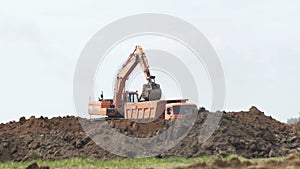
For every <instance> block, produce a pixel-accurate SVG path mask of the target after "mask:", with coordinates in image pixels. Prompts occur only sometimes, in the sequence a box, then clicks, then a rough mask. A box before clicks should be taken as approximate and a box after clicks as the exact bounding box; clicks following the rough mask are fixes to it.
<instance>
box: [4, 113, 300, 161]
mask: <svg viewBox="0 0 300 169" xmlns="http://www.w3.org/2000/svg"><path fill="white" fill-rule="evenodd" d="M221 113H222V118H221V121H220V122H219V123H218V128H217V130H215V131H214V133H213V134H212V136H211V137H210V138H209V139H208V140H207V141H206V142H204V143H199V140H198V138H199V131H200V130H201V129H202V128H203V124H204V122H205V119H206V117H207V115H208V114H209V112H207V111H201V112H199V115H198V116H197V119H196V121H195V123H194V125H193V126H192V129H191V131H189V132H188V135H187V136H186V137H185V138H184V139H183V140H181V141H180V142H179V143H178V144H177V146H175V147H173V148H172V149H170V150H168V151H166V152H164V153H161V154H160V155H158V156H157V157H158V158H167V157H188V158H190V157H199V156H203V155H208V156H210V155H215V156H219V157H225V156H227V155H230V154H237V155H240V156H242V157H245V158H268V157H279V156H286V155H288V154H291V153H296V152H298V151H300V124H298V125H294V126H288V125H286V124H283V123H280V122H278V121H276V120H275V119H273V118H272V117H269V116H265V115H264V113H263V112H261V111H259V110H258V109H256V108H255V107H252V108H251V109H249V111H245V112H221ZM79 120H80V121H81V124H82V125H83V126H93V125H95V126H97V125H99V124H101V123H106V122H105V121H90V120H89V119H81V118H78V117H73V116H68V117H56V118H52V119H48V118H44V117H41V118H35V117H32V118H30V119H25V118H20V120H19V121H18V122H14V123H7V124H0V141H1V142H0V162H3V161H28V160H32V159H42V160H55V159H64V158H74V157H91V158H96V159H113V158H115V157H117V155H114V154H112V153H110V152H108V151H105V150H103V149H102V148H100V147H99V146H98V145H96V144H95V143H94V142H93V141H92V140H91V138H89V137H88V136H87V135H86V133H85V132H84V131H83V129H82V126H81V124H80V123H79ZM107 123H108V124H109V125H110V126H111V127H112V128H114V129H115V130H116V131H117V132H119V133H122V134H124V135H127V136H130V137H143V138H147V137H148V138H151V137H153V136H156V135H158V134H160V133H162V132H163V131H165V130H166V129H167V128H168V127H169V125H171V124H166V123H164V120H163V119H157V120H155V121H153V122H150V123H137V122H132V121H129V120H109V121H107ZM117 141H118V140H115V142H117Z"/></svg>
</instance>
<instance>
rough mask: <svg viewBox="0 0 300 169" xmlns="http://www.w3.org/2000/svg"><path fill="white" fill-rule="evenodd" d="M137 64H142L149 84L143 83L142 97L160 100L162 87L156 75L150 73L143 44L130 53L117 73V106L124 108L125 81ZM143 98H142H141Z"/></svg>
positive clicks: (115, 92)
mask: <svg viewBox="0 0 300 169" xmlns="http://www.w3.org/2000/svg"><path fill="white" fill-rule="evenodd" d="M137 64H140V65H141V68H142V70H143V72H144V75H145V78H146V79H147V81H148V84H144V85H143V91H142V94H141V97H143V98H144V99H145V100H146V101H149V100H159V99H160V98H161V89H160V85H159V84H157V83H155V76H152V75H151V74H150V70H149V65H148V61H147V58H146V55H145V53H144V51H143V48H142V47H141V46H136V47H135V50H134V51H133V52H132V53H131V54H130V56H129V58H128V59H127V61H126V62H125V64H123V66H122V68H121V69H120V71H119V73H118V75H117V81H116V84H115V89H114V99H113V102H114V105H115V108H117V109H119V110H122V109H123V106H124V102H123V101H121V99H122V94H123V93H124V88H125V82H126V80H127V79H128V76H129V75H130V74H131V73H132V71H133V70H134V68H135V67H136V66H137ZM140 99H141V98H140Z"/></svg>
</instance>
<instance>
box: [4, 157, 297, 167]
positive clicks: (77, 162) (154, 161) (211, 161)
mask: <svg viewBox="0 0 300 169" xmlns="http://www.w3.org/2000/svg"><path fill="white" fill-rule="evenodd" d="M236 159H238V161H240V162H242V163H239V164H240V165H241V166H234V168H235V167H237V168H243V167H242V164H244V162H248V165H255V166H258V167H259V166H260V164H268V166H265V165H261V166H265V168H268V167H270V168H273V169H274V167H275V168H276V166H279V164H280V163H282V162H283V161H284V158H272V159H253V160H246V159H244V158H242V157H238V156H236V155H231V156H229V157H226V158H222V159H220V158H216V157H206V156H203V157H199V158H188V159H186V158H168V159H158V158H153V157H151V158H136V159H131V158H116V159H112V160H97V159H91V158H74V159H62V160H55V161H42V160H35V161H28V162H5V163H0V168H1V169H25V168H26V167H27V166H29V165H30V164H31V163H32V162H37V163H38V165H39V166H49V167H50V168H51V169H52V168H56V169H58V168H61V169H93V168H107V169H123V168H151V169H152V168H153V169H156V168H186V167H187V166H189V167H187V168H192V169H194V168H219V167H220V168H221V167H222V168H226V167H227V168H233V166H229V164H230V165H231V164H232V163H233V162H232V161H233V160H236ZM269 161H272V162H269ZM224 162H225V163H224ZM199 164H201V165H203V164H204V166H202V167H199ZM224 164H227V166H226V165H225V166H224ZM193 165H194V167H193ZM191 166H192V167H191ZM248 167H249V166H248ZM299 167H300V164H299ZM293 168H295V167H293ZM296 168H297V166H296Z"/></svg>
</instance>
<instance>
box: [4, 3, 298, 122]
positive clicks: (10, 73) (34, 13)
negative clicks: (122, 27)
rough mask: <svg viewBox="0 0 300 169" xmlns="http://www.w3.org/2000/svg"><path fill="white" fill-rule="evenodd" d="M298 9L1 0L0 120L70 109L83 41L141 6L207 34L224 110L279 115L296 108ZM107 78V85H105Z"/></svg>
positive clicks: (285, 6) (292, 112) (294, 113)
mask: <svg viewBox="0 0 300 169" xmlns="http://www.w3.org/2000/svg"><path fill="white" fill-rule="evenodd" d="M299 9H300V1H297V0H285V1H283V0H281V1H275V0H273V1H271V0H269V1H264V0H253V1H233V0H226V1H209V0H207V1H199V0H191V1H175V0H165V1H153V0H152V1H148V2H144V1H129V0H128V1H118V2H117V1H96V0H93V1H92V0H86V1H58V0H52V1H38V0H27V1H14V0H11V1H4V0H2V1H0V78H1V83H0V93H1V95H0V101H1V102H0V103H1V104H0V105H1V106H0V114H1V118H0V122H8V121H10V120H18V119H19V118H20V117H21V116H26V117H27V118H28V117H30V116H31V115H35V116H37V117H39V116H41V115H42V116H48V117H53V116H64V115H76V112H75V109H74V106H73V93H72V91H73V75H74V70H75V65H76V63H77V59H78V58H79V55H80V52H81V51H82V49H83V47H84V45H85V44H86V43H87V42H88V40H89V39H90V38H91V37H92V36H93V35H94V34H95V33H96V32H97V31H99V30H100V29H101V28H103V27H104V26H106V25H108V24H110V23H111V22H113V21H116V20H118V19H121V18H122V17H125V16H130V15H133V14H140V13H162V14H169V15H173V16H176V17H178V18H181V19H183V20H185V21H187V22H189V23H191V24H192V25H194V26H195V27H197V28H198V29H199V30H200V31H201V32H202V33H203V34H204V35H205V36H206V37H207V38H208V40H209V41H210V43H211V44H212V46H213V47H214V48H215V50H216V52H217V54H218V57H219V59H220V61H221V64H222V66H223V70H224V74H225V80H226V102H225V105H224V109H225V110H230V111H231V110H233V111H238V110H248V109H249V108H250V106H251V105H255V106H257V107H258V108H259V109H260V110H262V111H264V112H265V113H266V114H267V115H271V116H272V117H274V118H276V119H278V120H280V121H283V122H285V121H286V120H287V118H290V117H298V115H299V114H298V112H300V104H299V98H300V90H299V86H300V78H299V75H300V67H299V63H300V57H299V56H300V48H299V44H300V31H299V30H300V22H299V16H300V10H299ZM147 40H149V41H151V40H153V39H151V38H149V37H147V38H144V39H143V40H141V37H140V41H139V42H144V44H141V45H143V47H144V48H146V49H147V48H150V45H148V46H147V44H151V43H150V42H148V43H147ZM125 43H126V42H125ZM132 44H134V39H131V40H130V41H128V42H127V44H125V46H132V47H131V48H129V49H127V48H126V49H125V48H124V45H123V48H122V49H123V50H122V51H120V50H119V51H118V52H119V53H122V52H124V53H125V54H126V55H124V58H123V60H125V59H126V57H127V56H128V53H129V52H131V51H132V49H133V47H134V46H133V45H132ZM170 44H171V42H170V43H169V44H168V45H170ZM160 45H161V46H164V43H161V44H160ZM121 47H122V46H120V48H121ZM152 47H153V46H151V48H152ZM121 60H122V59H121ZM108 78H110V80H108V82H107V84H108V85H107V86H109V87H112V86H113V85H112V83H113V80H112V77H108ZM203 83H206V82H203ZM107 86H106V87H107ZM103 88H104V89H105V87H103ZM95 90H97V89H95ZM98 90H100V89H98ZM111 90H112V89H111ZM110 92H111V91H110ZM108 93H109V92H108ZM108 95H111V93H109V94H108ZM205 96H207V99H206V98H205ZM209 97H210V96H209V94H204V95H203V98H202V99H203V102H202V103H200V105H199V106H205V107H209V106H210V105H209V104H210V103H209V101H208V100H210V99H211V98H209Z"/></svg>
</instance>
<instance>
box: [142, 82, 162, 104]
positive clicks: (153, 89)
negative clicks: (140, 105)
mask: <svg viewBox="0 0 300 169" xmlns="http://www.w3.org/2000/svg"><path fill="white" fill-rule="evenodd" d="M161 94H162V92H161V89H160V85H159V84H157V83H154V82H152V83H148V84H144V85H143V92H142V97H143V98H144V99H145V101H152V100H159V99H160V98H161Z"/></svg>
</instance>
